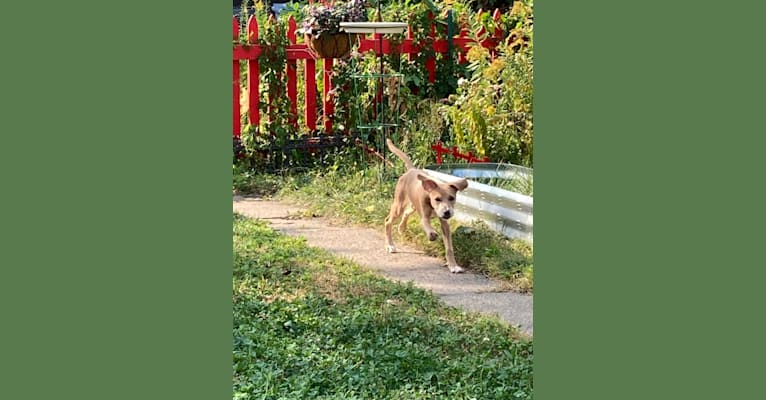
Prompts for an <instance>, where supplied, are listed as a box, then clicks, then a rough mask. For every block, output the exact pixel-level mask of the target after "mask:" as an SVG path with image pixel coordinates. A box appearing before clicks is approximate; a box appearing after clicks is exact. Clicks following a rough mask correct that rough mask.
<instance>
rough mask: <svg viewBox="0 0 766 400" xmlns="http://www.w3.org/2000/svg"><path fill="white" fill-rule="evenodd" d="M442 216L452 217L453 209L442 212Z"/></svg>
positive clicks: (443, 217)
mask: <svg viewBox="0 0 766 400" xmlns="http://www.w3.org/2000/svg"><path fill="white" fill-rule="evenodd" d="M441 218H442V219H450V218H452V212H451V211H445V212H444V213H442V215H441Z"/></svg>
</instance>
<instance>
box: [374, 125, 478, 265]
mask: <svg viewBox="0 0 766 400" xmlns="http://www.w3.org/2000/svg"><path fill="white" fill-rule="evenodd" d="M386 144H388V148H389V149H390V150H391V152H392V153H394V154H396V156H397V157H399V158H401V159H402V161H404V164H405V165H406V166H407V172H406V173H404V175H402V176H401V177H400V178H399V181H398V182H397V183H396V191H395V193H394V202H393V203H392V204H391V211H390V212H389V213H388V217H386V250H388V252H389V253H395V252H396V247H395V246H394V241H393V239H392V238H391V228H392V227H393V224H394V220H396V219H397V218H399V217H400V216H402V215H403V216H402V220H401V222H399V233H402V232H403V231H404V228H405V227H406V226H407V219H408V218H409V217H410V215H412V213H414V212H415V211H417V212H418V214H419V215H420V222H421V223H422V224H423V229H424V230H425V231H426V235H428V239H429V240H436V238H437V237H438V235H437V233H436V231H435V230H434V228H433V227H432V226H431V221H430V220H431V218H434V217H438V218H439V224H440V225H441V230H442V239H443V240H444V249H445V250H446V253H447V267H448V268H449V270H450V272H453V273H458V272H463V271H464V269H463V268H461V267H460V266H459V265H457V261H455V254H454V252H453V251H452V236H451V234H450V227H449V222H448V221H447V220H448V219H450V218H451V217H452V216H453V215H455V211H454V207H455V196H456V195H457V192H459V191H461V190H463V189H465V188H467V187H468V181H466V180H465V179H459V180H457V181H454V182H448V183H444V182H439V181H437V180H436V179H434V178H431V177H429V176H427V175H426V174H425V172H423V171H422V170H419V169H416V168H415V166H414V165H413V164H412V161H411V160H410V158H409V157H407V155H406V154H404V153H403V152H402V151H401V150H399V149H398V148H396V146H394V144H393V143H392V142H391V139H386Z"/></svg>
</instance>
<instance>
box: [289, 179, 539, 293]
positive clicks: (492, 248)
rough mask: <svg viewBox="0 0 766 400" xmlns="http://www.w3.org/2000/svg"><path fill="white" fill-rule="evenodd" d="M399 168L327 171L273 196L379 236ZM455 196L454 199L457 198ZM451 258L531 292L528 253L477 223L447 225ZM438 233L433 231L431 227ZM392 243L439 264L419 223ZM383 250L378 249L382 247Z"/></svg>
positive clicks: (440, 251) (440, 248) (438, 248)
mask: <svg viewBox="0 0 766 400" xmlns="http://www.w3.org/2000/svg"><path fill="white" fill-rule="evenodd" d="M402 172H403V169H402V168H399V167H397V168H394V169H393V170H392V169H391V168H388V169H387V170H386V173H385V175H384V174H382V173H381V171H380V169H379V167H375V166H371V167H369V168H366V169H358V170H357V169H349V170H341V169H336V170H333V169H329V170H325V171H314V172H310V173H307V174H302V175H298V176H293V177H289V178H288V179H287V180H286V182H285V183H284V184H283V185H282V186H281V189H280V190H279V192H278V196H279V197H281V198H285V199H288V200H292V201H295V202H297V203H300V204H302V205H304V206H305V207H307V208H308V211H309V212H310V213H311V214H313V215H321V216H325V217H330V218H334V219H338V220H341V221H343V222H346V223H352V224H357V225H362V226H367V227H371V228H374V229H380V230H381V231H382V230H383V223H384V221H385V218H386V215H388V211H389V208H390V206H391V200H392V198H393V193H394V187H395V185H396V177H398V176H399V174H400V173H402ZM458 196H459V195H458ZM450 225H451V226H452V231H453V235H452V237H453V239H452V241H453V245H454V248H455V258H456V260H457V262H458V264H460V265H461V266H463V267H465V268H467V269H469V270H472V271H474V272H479V273H482V274H485V275H487V276H490V277H493V278H496V279H499V280H501V281H503V282H505V284H506V288H507V289H512V290H516V291H519V292H531V291H532V290H533V286H534V279H533V261H532V247H531V246H530V245H529V244H527V243H526V242H524V241H522V240H516V239H508V238H506V237H505V236H503V235H500V234H498V233H496V232H494V231H492V230H490V229H489V228H488V227H487V226H486V225H484V224H482V223H480V222H478V223H473V224H468V225H463V224H461V223H459V222H457V221H455V220H452V221H450ZM435 226H436V227H437V230H438V225H435ZM394 232H395V233H394V242H395V243H401V242H404V243H407V244H410V245H412V246H414V247H416V248H418V249H420V250H422V251H424V252H425V253H426V254H428V255H431V256H434V257H440V258H442V259H443V258H444V245H443V243H442V241H441V239H437V240H436V241H433V242H431V241H429V240H428V238H427V237H426V236H425V233H424V232H423V228H422V227H421V225H420V221H419V218H415V217H413V218H410V220H409V221H408V225H407V229H406V231H405V233H404V235H400V234H399V233H398V232H396V229H394ZM381 246H383V244H381Z"/></svg>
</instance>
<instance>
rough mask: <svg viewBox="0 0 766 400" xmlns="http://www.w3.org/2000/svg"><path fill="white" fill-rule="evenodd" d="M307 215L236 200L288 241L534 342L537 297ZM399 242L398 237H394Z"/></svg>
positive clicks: (368, 232) (276, 204) (377, 235)
mask: <svg viewBox="0 0 766 400" xmlns="http://www.w3.org/2000/svg"><path fill="white" fill-rule="evenodd" d="M301 210H302V209H301V208H300V207H298V206H294V205H290V204H287V203H284V202H280V201H275V200H268V199H260V198H253V197H242V196H234V211H236V212H238V213H240V214H242V215H246V216H249V217H252V218H259V219H263V220H266V221H268V222H269V223H270V224H271V225H272V227H273V228H274V229H276V230H278V231H281V232H284V233H285V234H287V235H293V236H303V237H305V238H306V241H307V242H308V244H309V245H311V246H315V247H320V248H323V249H326V250H329V251H331V252H333V253H335V254H336V255H340V256H343V257H347V258H350V259H352V260H354V261H356V262H357V263H359V264H360V265H363V266H365V267H367V268H370V269H372V270H375V271H378V272H380V273H381V274H383V275H384V276H386V277H388V278H389V279H393V280H397V281H402V282H407V281H412V282H413V284H414V285H415V286H419V287H422V288H424V289H428V290H431V291H432V292H433V293H434V294H435V295H437V296H439V297H440V298H441V299H442V300H443V301H444V302H445V303H446V304H448V305H451V306H454V307H458V308H461V309H464V310H469V311H476V312H481V313H485V314H493V315H497V316H498V317H499V318H500V319H501V320H503V321H506V322H508V323H509V324H512V325H514V326H517V327H519V328H520V329H521V331H522V332H524V333H525V334H527V335H529V336H532V296H531V295H525V294H519V293H515V292H507V291H506V292H503V291H500V289H499V284H498V283H496V282H494V281H492V280H490V279H487V278H486V277H484V276H481V275H477V274H472V273H463V274H452V273H450V272H449V270H448V269H447V267H446V265H445V262H444V261H442V260H440V259H437V258H434V257H428V256H426V255H424V254H423V253H422V252H420V251H417V250H414V249H413V248H411V247H408V246H405V245H403V244H402V243H397V253H395V254H388V253H387V252H386V251H385V246H384V238H383V232H378V231H375V230H373V229H369V228H359V227H353V226H346V225H338V224H334V223H333V222H332V221H329V220H327V219H324V218H296V217H295V216H296V215H297V214H298V213H300V211H301ZM395 238H396V237H395Z"/></svg>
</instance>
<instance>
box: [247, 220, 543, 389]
mask: <svg viewBox="0 0 766 400" xmlns="http://www.w3.org/2000/svg"><path fill="white" fill-rule="evenodd" d="M233 230H234V232H233V233H234V235H233V241H234V243H233V244H234V276H233V309H234V324H233V328H234V352H233V358H234V371H233V386H234V399H397V400H398V399H472V398H475V399H514V398H521V399H531V398H532V384H533V381H532V362H533V351H532V344H531V342H529V341H527V340H526V339H523V338H520V337H518V334H517V331H516V330H515V329H514V328H511V327H508V326H506V325H504V324H502V323H500V322H499V321H498V320H497V319H494V318H489V317H481V316H478V315H475V314H469V313H463V312H460V311H458V310H456V309H453V308H449V307H446V306H443V305H441V303H440V302H439V301H438V299H437V298H435V297H434V296H433V295H432V294H430V293H428V292H426V291H424V290H422V289H418V288H415V287H413V286H412V285H404V284H400V283H394V282H390V281H388V280H385V279H383V278H381V277H379V276H377V275H375V274H373V273H371V272H368V271H366V270H363V269H362V268H360V267H359V266H357V265H355V264H353V263H352V262H350V261H348V260H343V259H339V258H335V257H333V256H331V255H330V254H329V253H327V252H325V251H323V250H320V249H315V248H311V247H308V246H307V245H306V244H305V241H304V240H303V239H301V238H295V237H288V236H283V235H280V234H278V233H276V232H274V231H273V230H271V229H270V228H268V227H267V226H266V224H265V223H263V222H261V221H255V220H250V219H246V218H244V217H241V216H239V215H236V214H235V217H234V227H233Z"/></svg>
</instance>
